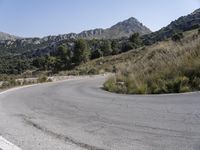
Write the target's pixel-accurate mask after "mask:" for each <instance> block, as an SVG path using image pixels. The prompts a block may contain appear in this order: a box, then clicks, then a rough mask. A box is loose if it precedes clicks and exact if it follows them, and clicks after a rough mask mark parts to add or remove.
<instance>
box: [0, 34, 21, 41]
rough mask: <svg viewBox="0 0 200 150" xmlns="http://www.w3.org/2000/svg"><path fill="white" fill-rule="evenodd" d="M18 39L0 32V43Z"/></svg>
mask: <svg viewBox="0 0 200 150" xmlns="http://www.w3.org/2000/svg"><path fill="white" fill-rule="evenodd" d="M18 38H19V37H17V36H14V35H10V34H8V33H4V32H0V41H2V40H16V39H18Z"/></svg>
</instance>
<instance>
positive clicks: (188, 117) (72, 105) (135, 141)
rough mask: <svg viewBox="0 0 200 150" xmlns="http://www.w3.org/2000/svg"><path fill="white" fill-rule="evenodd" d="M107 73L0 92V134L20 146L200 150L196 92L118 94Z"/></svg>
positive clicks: (30, 148)
mask: <svg viewBox="0 0 200 150" xmlns="http://www.w3.org/2000/svg"><path fill="white" fill-rule="evenodd" d="M105 79H106V76H95V77H90V78H84V79H76V80H70V81H62V82H55V83H45V84H40V85H34V86H30V87H25V88H19V89H14V90H10V91H7V92H4V93H2V94H0V136H2V137H4V138H6V139H8V140H9V141H10V142H12V143H14V144H15V145H17V146H18V147H20V148H21V149H22V150H79V149H86V150H87V149H88V150H99V149H102V150H200V93H199V92H194V93H187V94H171V95H149V96H147V95H144V96H139V95H121V94H113V93H109V92H106V91H103V90H102V89H101V87H102V84H103V82H104V81H105Z"/></svg>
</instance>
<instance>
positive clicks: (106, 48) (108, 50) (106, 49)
mask: <svg viewBox="0 0 200 150" xmlns="http://www.w3.org/2000/svg"><path fill="white" fill-rule="evenodd" d="M101 51H102V52H103V55H104V56H108V55H111V54H112V47H111V42H110V41H109V40H105V41H103V43H102V45H101Z"/></svg>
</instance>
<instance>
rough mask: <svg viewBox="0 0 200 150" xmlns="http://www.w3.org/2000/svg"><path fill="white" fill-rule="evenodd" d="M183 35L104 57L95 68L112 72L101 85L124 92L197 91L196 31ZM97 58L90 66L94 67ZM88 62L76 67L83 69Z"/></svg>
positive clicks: (199, 46)
mask: <svg viewBox="0 0 200 150" xmlns="http://www.w3.org/2000/svg"><path fill="white" fill-rule="evenodd" d="M184 36H185V38H184V39H182V41H181V42H173V41H171V40H168V41H163V42H158V43H157V44H154V45H152V46H146V47H143V48H140V49H138V50H137V51H130V52H128V53H125V54H121V55H119V56H116V57H109V58H107V59H106V60H104V61H103V62H101V64H103V65H101V66H99V68H98V69H99V70H111V71H114V72H116V75H115V76H114V77H112V78H110V79H109V80H108V81H107V82H106V83H105V84H104V88H105V89H106V90H108V91H111V92H117V93H128V94H161V93H179V92H189V91H196V90H200V33H199V32H198V31H197V30H193V31H187V32H185V33H184ZM98 61H100V60H98ZM98 61H96V62H93V63H95V64H90V65H91V66H95V65H96V64H99V62H98ZM90 65H88V66H82V67H79V68H78V69H79V70H81V69H82V70H84V68H90V67H89V66H90ZM97 66H98V65H97Z"/></svg>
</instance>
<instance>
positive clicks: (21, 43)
mask: <svg viewBox="0 0 200 150" xmlns="http://www.w3.org/2000/svg"><path fill="white" fill-rule="evenodd" d="M136 32H138V33H140V34H141V35H144V34H149V33H151V30H150V29H148V28H147V27H145V26H144V25H143V24H142V23H140V22H139V21H138V20H137V19H135V18H133V17H131V18H129V19H127V20H125V21H122V22H119V23H117V24H116V25H114V26H112V27H110V28H107V29H94V30H87V31H83V32H81V33H78V34H76V33H69V34H62V35H58V36H46V37H43V38H18V37H16V36H11V35H9V34H6V33H1V36H0V54H4V53H8V52H11V53H16V54H21V53H24V52H28V51H33V50H38V49H39V50H40V49H45V48H46V47H49V46H51V45H55V44H56V43H59V42H61V41H63V40H73V39H78V38H84V39H118V38H122V37H126V38H127V37H129V36H130V35H131V34H133V33H136Z"/></svg>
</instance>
